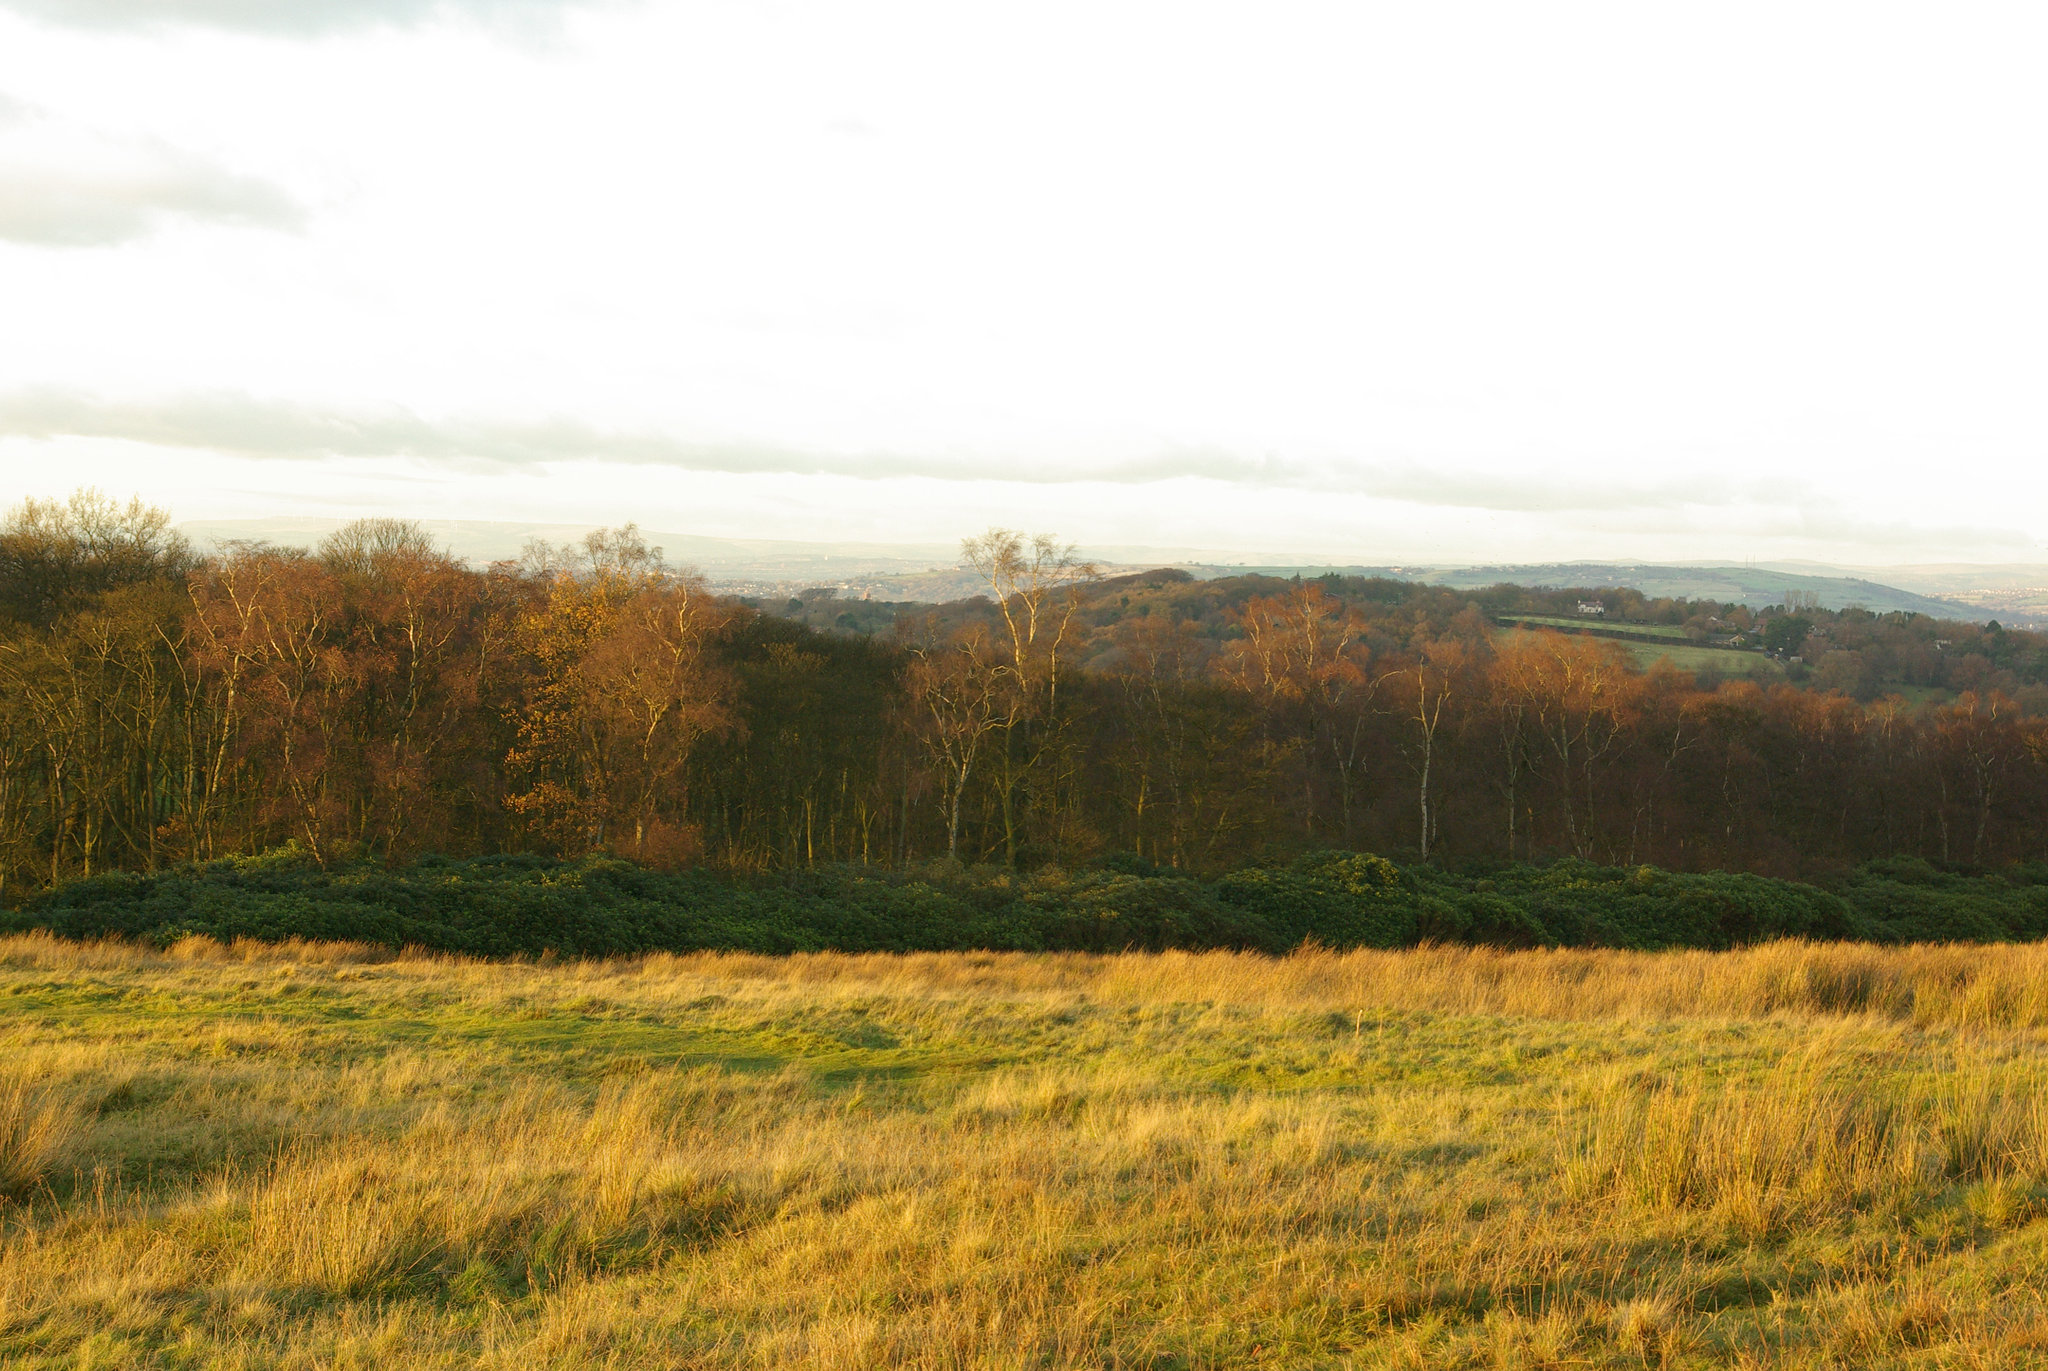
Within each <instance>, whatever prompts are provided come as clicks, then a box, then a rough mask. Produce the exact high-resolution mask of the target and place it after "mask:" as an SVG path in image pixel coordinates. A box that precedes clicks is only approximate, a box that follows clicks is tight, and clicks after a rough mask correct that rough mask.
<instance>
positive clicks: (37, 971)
mask: <svg viewBox="0 0 2048 1371" xmlns="http://www.w3.org/2000/svg"><path fill="white" fill-rule="evenodd" d="M0 1005H4V1011H0V1013H4V1018H0V1035H4V1049H5V1052H4V1058H0V1186H4V1190H5V1193H6V1195H7V1199H6V1201H5V1203H4V1206H0V1224H4V1239H0V1364H4V1365H6V1366H9V1367H51V1368H55V1367H65V1368H112V1367H144V1366H163V1367H201V1366H208V1367H210V1366H222V1367H236V1368H259V1367H308V1368H310V1367H361V1368H371V1367H377V1368H384V1367H395V1368H411V1367H428V1366H432V1367H468V1366H486V1367H504V1368H512V1367H521V1368H525V1367H617V1368H631V1367H685V1366H686V1367H843V1368H856V1367H874V1366H907V1367H989V1368H994V1367H1020V1366H1022V1367H1091V1368H1104V1367H1118V1368H1148V1369H1149V1371H1165V1368H1192V1367H1223V1366H1230V1367H1238V1366H1255V1367H1342V1366H1361V1367H1378V1366H1402V1367H1459V1366H1506V1367H1530V1368H1533V1367H1588V1366H1626V1367H1640V1366H1656V1367H1684V1366H1731V1365H1732V1366H1752V1367H1761V1366H1798V1367H1852V1366H1853V1367H1883V1366H1926V1367H1935V1366H1941V1367H2021V1366H2038V1365H2041V1364H2043V1362H2044V1360H2048V1296H2044V1293H2043V1285H2042V1277H2043V1261H2044V1257H2048V1095H2044V1087H2048V1057H2044V1047H2048V949H2043V948H2040V947H2034V946H2025V947H2016V946H2001V947H1982V948H1971V949H1963V948H1917V949H1916V948H1908V949H1889V950H1887V949H1877V948H1870V947H1851V946H1843V947H1809V946H1804V945H1794V944H1779V945H1773V946H1769V947H1764V948H1759V949H1754V950H1749V951H1743V952H1734V953H1719V954H1714V953H1673V954H1657V955H1650V954H1624V953H1614V952H1548V953H1498V952H1490V951H1485V950H1456V951H1452V950H1435V949H1424V950H1421V951H1416V952H1406V953H1350V954H1344V955H1334V954H1325V953H1305V954H1297V955H1296V956H1293V957H1290V958H1286V959H1281V960H1272V959H1265V958H1260V957H1256V956H1250V955H1234V954H1209V955H1203V956H1193V955H1181V954H1167V955H1163V956H1156V957H1146V956H1124V957H1088V956H1080V955H1071V956H1038V957H1032V956H1024V955H1001V956H998V955H975V954H950V955H927V956H913V957H904V958H892V957H880V956H877V957H848V956H827V955H819V956H804V957H794V958H788V959H781V960H775V959H768V958H758V957H747V956H730V955H728V956H717V955H702V956H694V957H683V958H676V957H665V956H663V957H652V958H648V959H644V960H630V961H618V962H603V963H560V964H519V965H505V964H498V965H492V964H480V963H464V962H458V961H452V960H433V959H426V958H390V957H382V956H379V955H376V954H372V953H369V952H366V951H363V950H361V949H351V948H346V947H336V946H324V947H323V946H298V947H289V946H287V947H236V948H232V949H228V948H222V947H220V946H218V945H217V944H210V943H188V944H182V945H180V946H178V947H175V948H173V949H171V950H170V951H169V952H168V953H163V954H157V953H145V952H141V951H135V950H129V949H125V948H118V947H105V946H99V947H94V946H79V945H74V944H64V943H58V942H55V941H53V940H50V939H48V938H44V937H36V936H31V937H20V938H15V939H12V940H7V941H5V942H0Z"/></svg>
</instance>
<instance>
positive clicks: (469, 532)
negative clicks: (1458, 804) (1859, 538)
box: [181, 518, 2048, 627]
mask: <svg viewBox="0 0 2048 1371" xmlns="http://www.w3.org/2000/svg"><path fill="white" fill-rule="evenodd" d="M345 522H346V520H343V519H337V518H326V519H320V518H276V519H211V520H195V521H192V522H189V523H186V524H183V525H181V527H182V528H183V529H184V531H185V532H186V533H187V534H188V535H189V536H191V537H192V538H194V539H195V540H197V541H199V542H200V543H202V544H209V543H217V542H220V541H222V540H226V539H235V538H248V539H256V540H260V541H264V542H271V543H278V544H281V545H286V546H298V547H310V546H312V545H313V544H314V543H317V542H318V541H319V540H320V539H322V538H324V537H326V536H327V535H328V534H329V533H332V532H333V531H334V530H335V529H337V528H339V527H341V525H342V524H343V523H345ZM418 522H419V523H420V524H421V525H423V526H424V527H425V528H426V529H427V530H428V532H430V533H432V534H433V535H434V536H435V537H436V538H437V539H439V540H440V541H441V543H442V545H443V546H445V547H446V548H447V549H448V550H449V551H450V552H452V553H453V554H455V555H456V556H458V557H461V558H464V559H466V560H468V561H470V562H472V563H475V564H478V565H482V564H484V563H488V562H493V561H498V560H502V559H507V558H515V557H517V556H519V554H520V551H521V549H523V548H524V547H525V546H526V544H527V543H528V542H529V541H530V540H532V539H535V538H542V539H546V540H548V541H550V542H556V543H562V542H573V541H574V540H576V539H578V538H581V537H582V536H583V535H584V534H585V533H588V532H589V531H590V530H591V529H592V528H593V527H594V525H589V524H544V523H513V522H502V521H493V520H482V519H422V520H419V521H418ZM643 532H644V533H645V534H646V536H647V540H648V541H649V542H650V543H654V544H656V545H658V546H660V547H661V548H662V550H663V551H664V552H665V553H666V554H667V555H668V559H669V561H670V562H671V563H672V564H674V565H677V566H691V567H696V568H697V569H698V570H700V571H702V572H703V573H704V574H705V575H706V576H707V577H709V578H710V580H711V582H712V584H713V585H714V586H716V587H718V588H719V589H720V590H723V591H727V592H730V593H733V594H739V595H749V596H755V597H760V598H775V597H787V596H791V595H795V594H797V593H798V592H799V591H801V590H803V589H805V588H808V587H813V586H819V587H831V588H833V589H836V590H837V591H838V592H839V595H840V597H841V598H842V599H852V600H857V599H861V598H863V597H866V598H868V599H872V600H886V601H892V602H905V601H911V602H918V603H924V604H934V603H944V602H947V601H951V600H960V599H965V598H968V597H970V596H973V595H976V594H979V593H981V591H982V589H983V587H982V583H981V581H980V579H979V578H978V577H977V576H975V575H974V573H973V572H971V571H965V570H962V569H961V567H960V565H959V549H958V546H957V545H956V544H951V543H945V544H940V543H831V542H802V541H798V540H795V539H773V538H710V537H705V536H703V535H701V534H692V533H678V532H674V531H672V530H667V529H652V528H650V529H644V530H643ZM1186 551H1189V550H1188V549H1179V548H1171V549H1146V548H1143V547H1136V546H1132V547H1122V546H1119V547H1105V548H1101V549H1090V548H1083V549H1081V553H1082V555H1083V556H1089V557H1093V558H1094V559H1095V560H1096V561H1097V563H1098V565H1100V566H1101V568H1102V569H1103V570H1104V571H1105V572H1107V573H1110V574H1116V573H1119V572H1125V571H1133V570H1137V569H1139V568H1142V567H1147V566H1161V565H1169V564H1171V565H1175V566H1178V567H1179V568H1181V569H1182V570H1185V571H1187V572H1189V573H1190V574H1192V575H1194V576H1196V577H1198V578H1200V579H1203V580H1212V579H1216V578H1220V577H1228V576H1243V575H1249V574H1259V575H1267V576H1292V575H1296V574H1299V575H1303V576H1320V575H1324V574H1327V573H1332V572H1334V573H1336V574H1339V575H1344V576H1385V577H1390V578H1394V579H1398V580H1404V581H1417V582H1423V583H1426V584H1431V585H1443V586H1450V587H1453V588H1456V589H1477V588H1480V587H1483V586H1490V585H1497V584H1501V583H1509V584H1514V585H1527V586H1551V587H1571V586H1588V587H1595V586H1617V587H1619V586H1627V587H1631V588H1633V589H1636V590H1640V591H1641V592H1642V593H1643V594H1645V595H1650V596H1671V597H1674V598H1676V597H1683V598H1686V599H1713V600H1723V601H1733V602H1736V603H1740V604H1746V605H1752V606H1756V605H1769V604H1781V603H1783V602H1784V600H1785V594H1786V592H1787V591H1799V592H1804V593H1811V594H1813V595H1814V596H1815V597H1816V599H1817V602H1818V603H1819V605H1820V606H1821V607H1823V608H1826V609H1841V608H1844V607H1846V606H1849V605H1861V606H1862V607H1863V608H1865V609H1868V610H1871V611H1873V612H1875V613H1880V614H1882V613H1888V612H1891V611H1893V610H1905V611H1910V612H1913V613H1918V614H1927V615H1931V616H1933V617H1935V618H1939V619H1963V620H1970V621H1973V622H1977V623H1982V622H1984V621H1985V620H1986V619H1990V618H1994V617H1996V618H2000V619H2001V621H2002V622H2004V623H2006V624H2007V625H2009V626H2012V627H2029V626H2035V625H2044V624H2048V568H2044V567H2038V566H2020V565H2012V566H1925V567H1908V566H1901V567H1888V568H1882V569H1877V568H1845V567H1835V566H1830V565H1827V564H1823V563H1793V562H1775V563H1764V564H1759V565H1751V564H1741V565H1736V564H1725V563H1724V564H1715V563H1708V564H1706V565H1700V566H1667V565H1664V564H1661V563H1653V562H1638V563H1621V562H1541V563H1513V564H1505V563H1504V564H1496V565H1487V566H1456V565H1452V566H1414V565H1403V566H1367V565H1360V564H1348V565H1340V564H1331V563H1294V564H1287V563H1260V564H1251V563H1228V562H1222V561H1199V562H1197V561H1187V560H1183V559H1182V558H1181V557H1179V556H1175V555H1172V554H1175V553H1182V552H1186ZM1208 555H1209V556H1214V554H1213V553H1211V554H1208ZM1878 570H1882V571H1883V572H1884V573H1885V576H1884V579H1877V578H1875V577H1874V576H1873V575H1872V574H1869V573H1873V572H1876V571H1878ZM1859 572H1861V573H1866V574H1856V573H1859Z"/></svg>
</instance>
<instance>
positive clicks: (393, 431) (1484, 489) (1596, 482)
mask: <svg viewBox="0 0 2048 1371" xmlns="http://www.w3.org/2000/svg"><path fill="white" fill-rule="evenodd" d="M0 437H14V438H27V439H52V438H60V437H81V438H102V439H116V440H121V441H126V442H133V443H143V444H148V445H152V446H157V447H169V448H184V449H190V450H199V451H209V452H215V453H220V454H223V455H228V456H234V457H242V458H249V459H257V460H276V461H318V460H324V459H332V458H390V457H400V458H410V459H415V460H419V461H423V462H429V463H435V464H442V465H454V466H467V467H500V468H520V467H532V466H538V465H543V464H550V463H563V462H586V461H597V462H608V463H617V464H626V465H650V466H662V467H667V468H671V469H676V470H684V471H704V472H730V473H736V474H742V475H760V474H783V475H798V476H838V477H849V478H854V479H861V480H890V479H929V480H941V481H950V482H962V481H1005V482H1020V483H1024V484H1030V485H1055V484H1062V483H1072V482H1102V483H1110V484H1115V485H1125V486H1131V485H1144V484H1151V483H1158V482H1166V481H1185V480H1203V481H1214V482H1221V483H1226V484H1233V485H1239V486H1254V487H1265V488H1280V489H1302V490H1323V491H1342V492H1346V493H1349V494H1356V495H1367V496H1372V497H1375V498H1379V499H1385V500H1391V501H1397V502H1401V503H1406V504H1413V505H1421V506H1428V507H1435V508H1446V509H1476V510H1494V511H1503V512H1515V513H1524V514H1553V513H1566V512H1577V513H1580V514H1587V513H1595V512H1598V513H1602V514H1605V515H1607V516H1609V517H1621V516H1623V515H1625V514H1627V513H1629V512H1640V511H1646V510H1659V509H1661V510H1667V511H1678V510H1686V509H1691V510H1699V509H1703V508H1705V509H1712V508H1727V507H1730V506H1738V505H1746V504H1753V503H1755V502H1757V500H1758V499H1759V493H1758V492H1757V491H1754V490H1750V489H1746V488H1743V487H1741V486H1739V485H1737V484H1735V483H1731V482H1727V481H1723V480H1719V479H1707V478H1685V479H1680V480H1674V481H1670V482H1666V483H1663V484H1654V483H1647V484H1646V483H1640V482H1637V483H1630V482H1622V481H1614V480H1601V479H1589V478H1571V479H1567V478H1544V477H1540V476H1512V477H1511V476H1501V475H1489V474H1486V473H1483V472H1473V471H1469V470H1452V469H1444V468H1442V467H1439V466H1436V465H1433V464H1427V463H1417V464H1411V465H1394V464H1387V463H1372V464H1367V463H1339V462H1310V461H1302V460H1297V459H1291V458H1279V457H1271V456H1257V455H1244V454H1237V453H1232V452H1228V451H1224V450H1220V449H1199V450H1193V449H1190V450H1167V451H1162V452H1159V453H1156V454H1153V455H1150V456H1145V457H1139V458H1133V459H1121V460H1106V461H1093V462H1091V461H1076V460H1057V461H1055V460H1031V459H1027V458H1015V457H1012V458H1006V459H1003V460H1000V461H996V460H978V461H977V460H968V459H964V458H960V457H948V456H929V455H916V454H904V453H894V452H875V451H870V452H836V453H835V452H807V451H801V450H798V449H795V448H789V447H781V446H776V445H773V444H762V443H745V442H706V441H693V440H690V439H685V438H679V437H676V436H674V435H671V434H664V433H659V432H644V431H643V432H632V431H620V430H615V429H604V428H599V427H597V426H594V425H592V424H588V423H585V422H583V421H580V420H576V419H569V418H554V419H542V420H537V421H493V420H475V419H454V420H436V419H429V418H426V417H423V416H421V415H419V414H416V413H414V412H413V411H411V410H408V409H405V408H403V407H400V406H395V405H385V406H375V407H358V408H352V409H350V408H336V407H323V406H318V405H309V404H302V403H295V402H290V401H279V400H270V399H262V398H258V397H253V396H249V395H246V394H240V393H233V392H221V393H204V394H184V395H176V396H170V397H166V398H162V399H157V400H149V401H132V400H131V401H110V400H107V399H103V398H101V397H97V396H94V395H91V394H89V393H86V392H82V391H77V390H68V389H58V388H42V389H25V390H17V391H14V392H11V393H5V394H0ZM1785 498H1786V492H1785V490H1784V488H1783V486H1782V485H1780V486H1779V487H1777V488H1776V489H1775V490H1774V491H1773V492H1772V496H1771V499H1772V500H1773V501H1774V502H1776V503H1778V504H1780V505H1782V504H1783V503H1784V501H1785ZM1624 522H1625V521H1624Z"/></svg>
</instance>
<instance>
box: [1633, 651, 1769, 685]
mask: <svg viewBox="0 0 2048 1371" xmlns="http://www.w3.org/2000/svg"><path fill="white" fill-rule="evenodd" d="M1626 646H1627V648H1628V650H1629V651H1630V652H1631V653H1633V654H1635V659H1636V664H1637V665H1638V666H1640V667H1642V668H1643V669H1644V670H1645V671H1647V670H1649V669H1650V668H1651V667H1653V666H1655V665H1656V664H1657V663H1658V662H1669V663H1670V664H1671V665H1672V666H1675V667H1677V668H1678V669H1679V670H1680V671H1708V670H1712V671H1718V672H1720V673H1721V674H1722V675H1723V676H1731V677H1732V676H1751V675H1755V674H1757V673H1762V674H1764V675H1767V676H1770V677H1771V678H1773V679H1778V678H1781V677H1783V676H1784V674H1785V668H1784V666H1783V664H1781V663H1779V662H1777V661H1774V660H1773V659H1771V658H1769V657H1766V656H1764V654H1763V653H1761V652H1738V651H1736V650H1735V649H1733V648H1725V647H1694V646H1693V645H1691V644H1690V643H1674V644H1673V645H1671V646H1670V647H1665V646H1664V645H1663V644H1662V643H1628V644H1626Z"/></svg>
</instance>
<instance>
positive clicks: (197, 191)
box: [0, 95, 305, 247]
mask: <svg viewBox="0 0 2048 1371" xmlns="http://www.w3.org/2000/svg"><path fill="white" fill-rule="evenodd" d="M179 218H184V219H198V220H204V221H208V222H212V223H218V224H233V225H241V226H245V227H256V228H271V229H286V230H290V229H296V228H298V227H299V226H300V225H301V224H302V223H303V222H304V218H305V212H304V210H303V209H302V208H301V207H300V206H299V204H298V203H297V202H296V201H295V200H293V199H292V197H291V196H290V195H288V194H287V193H286V192H285V191H283V190H282V189H280V188H279V187H277V186H275V185H272V184H271V183H270V182H268V181H264V180H261V179H259V178H257V177H253V176H245V175H241V174H239V173H236V172H233V171H230V170H229V169H228V168H226V167H223V166H221V165H220V164H219V163H217V162H214V161H212V160H210V159H208V158H205V157H202V156H200V155H198V154H196V153H192V152H188V151H185V150H184V149H182V148H177V147H173V146H171V145H170V144H168V143H165V142H163V141H162V140H160V139H156V138H134V137H130V138H122V137H115V136H112V135H108V134H103V133H98V132H95V131H93V130H90V129H86V128H83V127H81V126H79V125H76V124H72V123H68V122H66V121H63V120H58V119H55V118H52V117H50V116H48V115H46V114H44V113H43V112H41V111H39V110H35V109H33V108H31V107H29V106H26V105H23V104H21V103H20V102H19V101H16V100H12V99H9V98H8V97H6V96H4V95H0V240H5V241H8V242H14V243H29V244H35V245H38V246H45V247H107V246H111V245H113V244H117V243H125V242H129V241H131V240H132V239H136V238H141V237H144V236H146V235H148V234H149V233H151V232H153V231H154V230H155V229H156V228H157V227H158V226H159V225H161V224H162V223H164V222H165V221H166V220H171V219H179Z"/></svg>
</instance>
